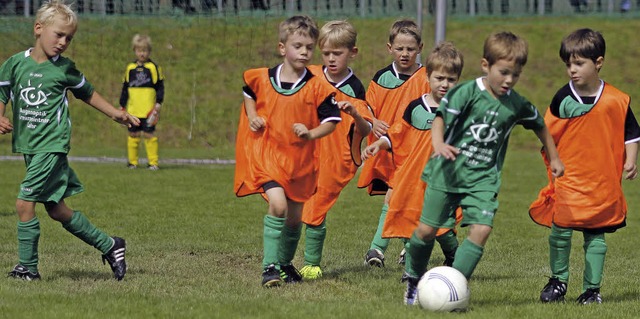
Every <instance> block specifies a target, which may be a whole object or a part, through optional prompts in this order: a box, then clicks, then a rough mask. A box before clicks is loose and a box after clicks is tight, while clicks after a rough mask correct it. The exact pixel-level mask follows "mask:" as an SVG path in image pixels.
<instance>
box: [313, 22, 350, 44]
mask: <svg viewBox="0 0 640 319" xmlns="http://www.w3.org/2000/svg"><path fill="white" fill-rule="evenodd" d="M357 38H358V32H356V28H355V27H354V26H353V25H352V24H351V23H349V22H347V21H346V20H333V21H329V22H327V23H325V24H324V25H323V26H322V28H321V29H320V36H319V37H318V45H319V46H320V48H322V47H324V46H325V45H327V46H331V47H334V48H348V49H349V50H351V49H353V48H355V46H356V40H357Z"/></svg>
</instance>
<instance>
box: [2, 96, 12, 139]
mask: <svg viewBox="0 0 640 319" xmlns="http://www.w3.org/2000/svg"><path fill="white" fill-rule="evenodd" d="M5 108H6V105H5V104H4V103H3V102H2V101H0V134H7V133H11V131H13V125H11V121H9V119H8V118H6V117H5V116H4V112H5Z"/></svg>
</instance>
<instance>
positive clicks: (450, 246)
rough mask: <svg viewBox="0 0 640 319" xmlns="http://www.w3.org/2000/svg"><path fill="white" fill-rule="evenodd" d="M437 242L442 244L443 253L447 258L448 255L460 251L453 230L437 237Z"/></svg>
mask: <svg viewBox="0 0 640 319" xmlns="http://www.w3.org/2000/svg"><path fill="white" fill-rule="evenodd" d="M436 241H437V242H438V244H440V248H442V253H443V254H444V255H445V256H447V254H451V253H455V251H456V249H458V237H457V236H456V233H455V232H454V231H453V230H450V231H448V232H446V233H445V234H443V235H440V236H438V237H436Z"/></svg>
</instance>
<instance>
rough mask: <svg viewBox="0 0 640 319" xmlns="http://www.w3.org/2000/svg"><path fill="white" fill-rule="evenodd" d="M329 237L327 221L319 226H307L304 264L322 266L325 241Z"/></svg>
mask: <svg viewBox="0 0 640 319" xmlns="http://www.w3.org/2000/svg"><path fill="white" fill-rule="evenodd" d="M326 237H327V226H326V221H323V222H322V224H320V225H318V226H311V225H307V228H306V231H305V242H304V243H305V244H304V264H305V265H312V266H320V260H321V259H322V249H323V248H324V239H325V238H326Z"/></svg>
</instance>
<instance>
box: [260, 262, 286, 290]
mask: <svg viewBox="0 0 640 319" xmlns="http://www.w3.org/2000/svg"><path fill="white" fill-rule="evenodd" d="M281 283H282V278H280V272H279V271H278V269H276V266H275V265H274V264H271V265H269V266H267V268H265V269H264V271H263V272H262V287H265V288H272V287H278V286H280V284H281Z"/></svg>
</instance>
